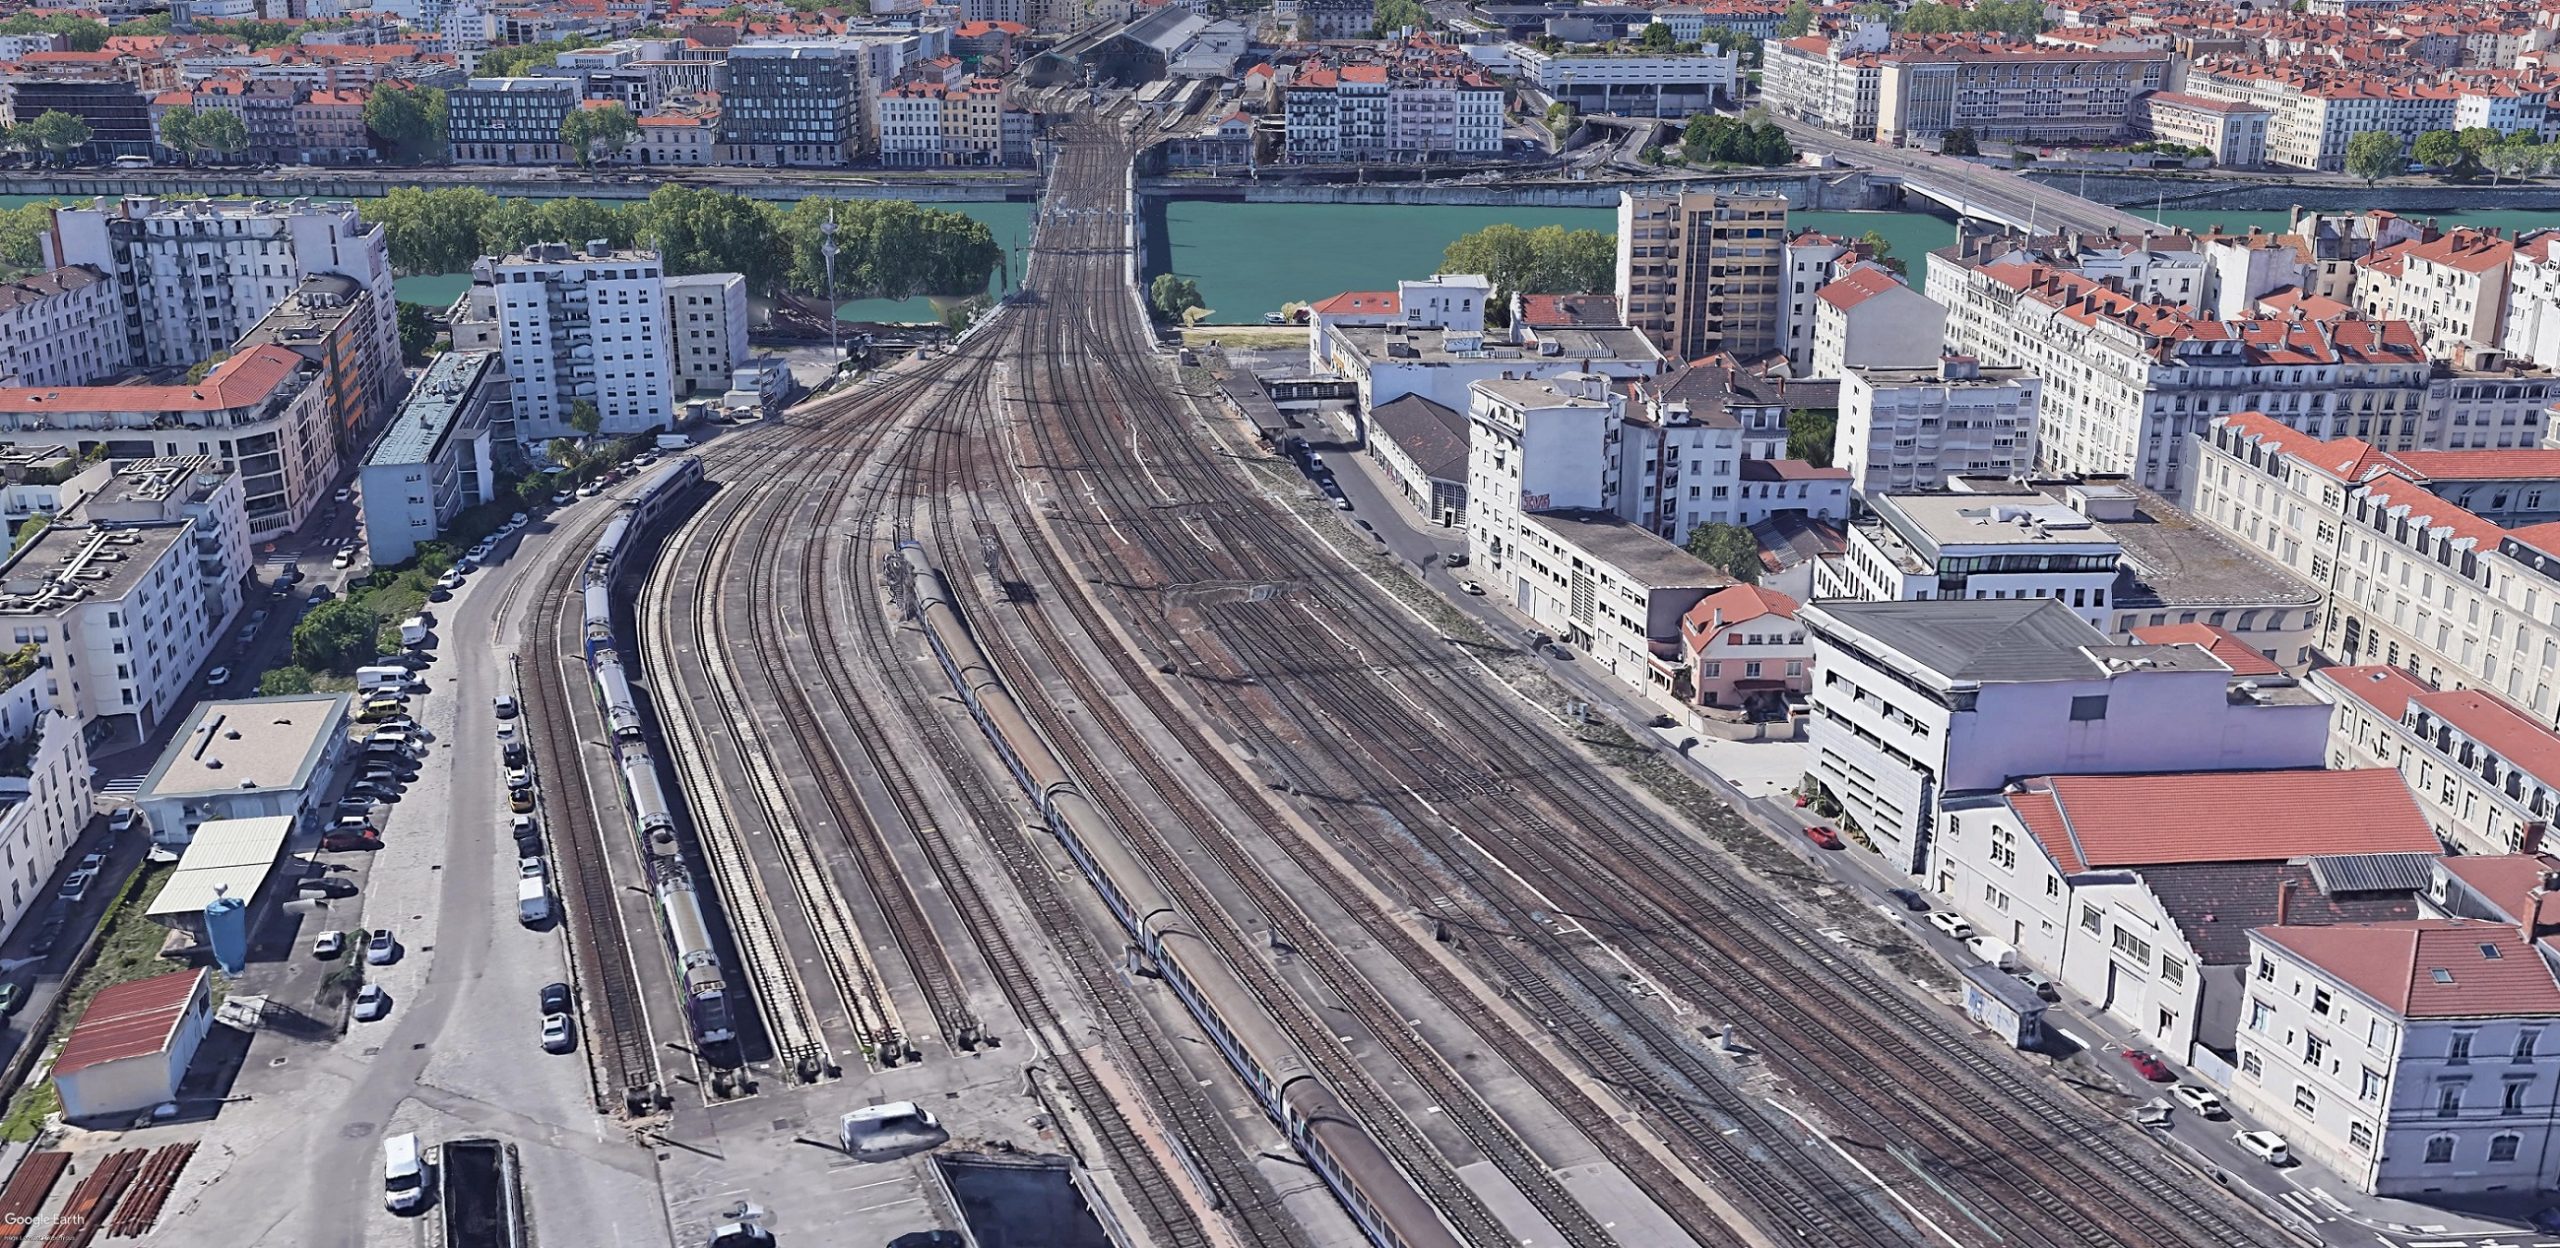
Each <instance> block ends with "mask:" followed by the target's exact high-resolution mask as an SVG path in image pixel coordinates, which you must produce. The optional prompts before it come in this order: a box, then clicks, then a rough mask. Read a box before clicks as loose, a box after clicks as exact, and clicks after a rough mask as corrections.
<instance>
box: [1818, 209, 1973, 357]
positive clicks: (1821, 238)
mask: <svg viewBox="0 0 2560 1248" xmlns="http://www.w3.org/2000/svg"><path fill="white" fill-rule="evenodd" d="M1858 250H1859V248H1858V245H1857V244H1855V243H1853V242H1850V241H1849V240H1847V239H1844V238H1834V237H1832V236H1831V235H1828V234H1818V233H1815V232H1814V231H1812V230H1807V231H1805V232H1804V233H1802V234H1798V235H1796V236H1795V237H1794V238H1791V239H1788V240H1787V246H1786V251H1785V257H1786V260H1785V269H1786V279H1785V280H1786V300H1785V310H1786V329H1785V334H1784V337H1785V342H1784V345H1783V346H1782V347H1781V348H1780V349H1781V350H1784V351H1785V352H1786V353H1787V371H1788V372H1790V373H1792V374H1794V375H1796V376H1798V377H1811V376H1813V375H1814V372H1813V327H1814V320H1813V308H1814V301H1815V300H1817V299H1819V298H1821V297H1822V288H1823V287H1825V286H1828V285H1830V284H1831V283H1832V281H1833V279H1835V278H1837V277H1838V276H1840V274H1839V268H1840V266H1841V265H1842V264H1843V263H1850V262H1854V260H1855V257H1856V255H1857V253H1858ZM1844 258H1845V259H1844ZM1941 315H1943V313H1941Z"/></svg>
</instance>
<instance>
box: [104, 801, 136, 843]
mask: <svg viewBox="0 0 2560 1248" xmlns="http://www.w3.org/2000/svg"><path fill="white" fill-rule="evenodd" d="M141 817H142V812H141V811H140V810H138V809H136V808H134V807H131V806H123V807H118V808H117V810H116V813H114V814H112V815H109V816H107V831H109V832H113V833H115V834H116V835H117V836H122V835H124V834H125V833H127V832H130V831H132V830H133V821H134V820H136V819H139V818H141Z"/></svg>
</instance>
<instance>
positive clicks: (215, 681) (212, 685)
mask: <svg viewBox="0 0 2560 1248" xmlns="http://www.w3.org/2000/svg"><path fill="white" fill-rule="evenodd" d="M230 682H231V669H230V668H227V667H217V668H215V669H213V670H212V671H210V672H206V673H205V674H204V685H205V688H207V689H219V688H221V687H223V686H224V685H226V684H229V683H230Z"/></svg>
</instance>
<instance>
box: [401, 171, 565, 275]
mask: <svg viewBox="0 0 2560 1248" xmlns="http://www.w3.org/2000/svg"><path fill="white" fill-rule="evenodd" d="M504 202H506V203H507V204H509V205H511V206H522V205H525V202H526V201H524V200H520V199H511V200H507V201H504ZM361 203H362V210H363V212H364V215H365V217H366V218H367V219H368V220H372V221H378V222H381V223H382V232H383V236H384V237H385V238H386V239H387V240H389V242H390V246H391V265H392V267H393V268H396V269H398V270H400V271H401V272H403V273H451V272H454V271H455V270H458V269H467V268H469V267H471V262H472V261H473V260H475V259H478V258H479V257H480V256H481V255H482V254H483V249H482V247H481V235H482V231H481V223H482V221H483V220H485V219H486V218H487V217H488V216H489V214H490V213H491V212H492V211H494V210H495V209H496V208H497V207H498V205H499V203H500V200H499V199H498V197H497V196H495V195H492V194H490V193H489V192H487V191H484V190H481V189H479V188H478V187H451V188H445V189H440V190H432V191H431V190H428V189H426V188H424V187H417V186H396V187H393V188H391V190H390V191H388V192H386V193H384V194H383V195H382V196H380V197H379V198H376V199H368V200H364V201H361ZM524 211H525V212H527V213H530V212H531V211H532V208H531V207H530V206H525V207H524ZM491 250H495V249H494V248H493V249H491Z"/></svg>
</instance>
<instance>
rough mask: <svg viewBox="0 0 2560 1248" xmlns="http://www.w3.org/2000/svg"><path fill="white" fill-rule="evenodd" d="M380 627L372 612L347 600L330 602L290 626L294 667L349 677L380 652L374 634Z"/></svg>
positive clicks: (317, 607)
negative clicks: (291, 629)
mask: <svg viewBox="0 0 2560 1248" xmlns="http://www.w3.org/2000/svg"><path fill="white" fill-rule="evenodd" d="M380 627H381V624H380V621H377V620H376V619H374V617H373V612H371V611H369V610H366V609H365V608H364V607H362V606H359V605H357V604H356V603H355V601H354V600H352V599H348V598H333V599H330V600H329V601H327V602H324V603H321V604H320V605H319V606H316V607H313V608H312V609H311V611H310V613H309V614H307V615H305V616H303V617H302V622H301V623H299V624H296V625H294V626H293V663H294V666H296V667H300V668H304V669H306V670H309V671H314V672H336V673H338V674H339V675H342V676H344V675H349V674H352V673H353V672H354V671H355V670H356V669H357V668H359V667H362V666H364V665H365V664H367V663H370V662H372V661H373V657H374V656H375V655H376V654H379V653H381V651H380V650H379V649H378V648H376V643H375V633H376V631H377V630H378V629H379V628H380Z"/></svg>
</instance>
